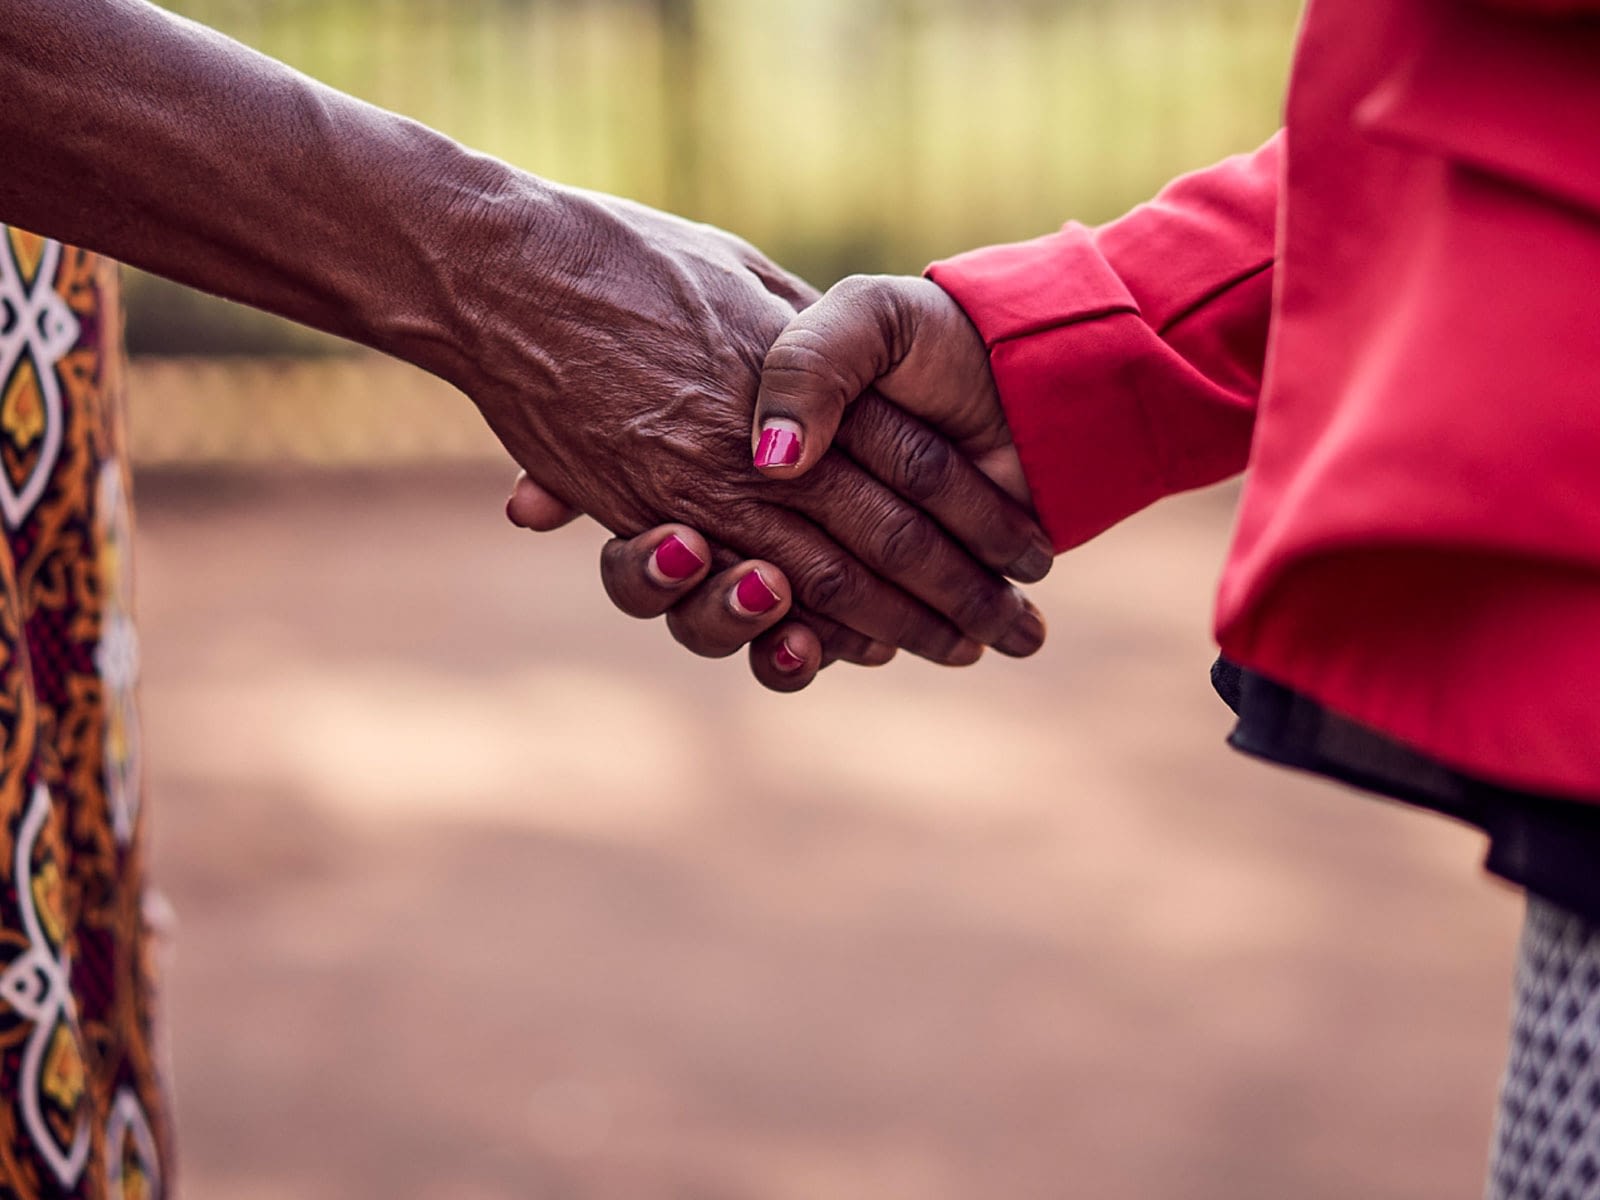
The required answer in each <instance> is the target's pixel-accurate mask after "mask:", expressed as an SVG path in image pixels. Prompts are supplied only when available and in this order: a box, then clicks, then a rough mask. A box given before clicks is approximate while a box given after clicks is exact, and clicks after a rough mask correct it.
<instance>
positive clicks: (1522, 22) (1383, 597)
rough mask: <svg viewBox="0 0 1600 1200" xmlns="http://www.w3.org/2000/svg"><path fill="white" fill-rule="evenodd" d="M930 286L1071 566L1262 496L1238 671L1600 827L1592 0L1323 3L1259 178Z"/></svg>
mask: <svg viewBox="0 0 1600 1200" xmlns="http://www.w3.org/2000/svg"><path fill="white" fill-rule="evenodd" d="M931 274H932V276H933V278H934V279H935V280H937V281H938V282H939V283H940V285H942V286H943V287H944V288H945V289H946V290H948V291H949V292H950V293H951V294H952V295H953V296H954V297H955V298H956V300H957V301H958V302H959V303H960V304H961V305H962V307H963V308H964V309H965V310H966V312H967V313H968V315H969V316H970V317H971V318H972V320H973V322H974V324H975V325H976V326H977V327H978V329H979V330H980V331H981V332H982V334H983V336H984V339H985V341H986V342H987V344H988V346H989V349H990V355H991V363H992V366H993V369H994V374H995V379H996V381H997V383H998V386H999V389H1000V394H1001V398H1002V400H1003V402H1004V404H1005V406H1006V410H1007V414H1008V417H1009V419H1010V422H1011V426H1012V429H1013V432H1014V434H1015V437H1016V440H1017V445H1018V448H1019V450H1020V452H1021V455H1022V460H1023V465H1024V467H1025V469H1026V471H1027V474H1028V478H1029V481H1030V483H1031V485H1032V487H1033V492H1034V498H1035V501H1036V503H1037V505H1038V508H1039V511H1040V513H1041V515H1042V517H1043V519H1044V521H1045V524H1046V527H1047V528H1048V529H1049V530H1050V532H1051V533H1052V535H1053V537H1054V538H1055V541H1056V544H1057V546H1058V548H1060V549H1066V548H1068V547H1071V546H1074V545H1076V544H1078V543H1080V542H1083V541H1084V540H1086V539H1088V538H1090V537H1093V536H1094V535H1095V534H1097V533H1099V532H1100V531H1101V530H1103V529H1105V528H1106V527H1107V526H1109V525H1111V524H1112V523H1114V522H1116V521H1118V520H1120V519H1121V518H1122V517H1124V516H1126V515H1128V514H1130V513H1132V512H1134V511H1135V510H1137V509H1139V508H1142V507H1143V506H1145V505H1147V504H1149V503H1151V502H1152V501H1154V500H1156V499H1158V498H1160V497H1162V496H1164V495H1168V494H1170V493H1172V492H1176V491H1181V490H1183V489H1186V488H1193V487H1198V486H1201V485H1204V484H1209V483H1212V482H1215V481H1217V480H1219V479H1223V478H1225V477H1227V476H1229V475H1232V474H1234V473H1236V472H1238V471H1239V470H1241V469H1243V468H1245V467H1246V466H1247V465H1248V467H1249V471H1248V474H1247V478H1246V483H1245V489H1244V497H1243V502H1242V507H1241V511H1240V514H1239V519H1238V527H1237V530H1236V534H1235V538H1234V542H1233V547H1232V550H1231V552H1230V555H1229V559H1228V563H1227V567H1226V569H1225V571H1224V573H1223V577H1222V583H1221V589H1220V595H1219V599H1218V607H1217V619H1216V620H1217V637H1218V640H1219V641H1220V643H1221V645H1222V649H1223V652H1224V653H1225V654H1226V655H1227V656H1228V657H1230V658H1231V659H1233V660H1234V661H1236V662H1238V663H1240V664H1241V665H1243V666H1246V667H1249V668H1251V669H1253V670H1255V671H1256V672H1258V673H1260V674H1262V675H1265V676H1267V677H1268V678H1270V679H1273V680H1276V681H1277V682H1279V683H1282V684H1285V685H1287V686H1289V687H1292V688H1294V689H1296V690H1297V691H1300V692H1302V693H1304V694H1306V695H1308V696H1310V697H1311V698H1313V699H1315V700H1317V701H1319V702H1321V703H1322V704H1324V705H1325V706H1327V707H1328V708H1330V709H1333V710H1334V711H1336V712H1340V713H1343V714H1344V715H1346V716H1349V717H1351V718H1354V719H1355V720H1357V721H1360V722H1362V723H1364V724H1367V725H1369V726H1371V727H1373V728H1375V729H1377V730H1379V731H1381V732H1383V733H1386V734H1388V735H1390V736H1391V737H1394V738H1396V739H1398V740H1400V741H1403V742H1405V743H1408V744H1410V745H1412V746H1413V747H1415V748H1417V749H1419V750H1421V751H1423V752H1425V753H1428V754H1430V755H1433V756H1434V757H1436V758H1438V759H1440V760H1442V761H1443V762H1445V763H1447V764H1449V765H1452V766H1455V767H1457V768H1458V769H1461V770H1463V771H1466V772H1469V773H1472V774H1475V775H1479V776H1481V777H1484V778H1487V779H1490V780H1493V781H1497V782H1501V783H1504V784H1507V785H1510V786H1514V787H1519V788H1525V789H1531V790H1535V791H1542V792H1553V793H1557V794H1562V795H1571V796H1575V797H1579V798H1583V799H1588V800H1594V801H1600V0H1498V2H1495V3H1490V2H1489V0H1477V2H1474V0H1312V3H1311V7H1310V11H1309V12H1308V14H1307V17H1306V22H1305V27H1304V31H1303V33H1302V35H1301V41H1300V46H1299V50H1298V53H1297V58H1296V65H1295V71H1294V77H1293V82H1292V84H1291V88H1290V95H1289V101H1288V113H1287V121H1286V128H1285V131H1284V133H1283V134H1280V135H1279V137H1278V138H1276V139H1274V140H1273V141H1272V142H1270V143H1268V145H1267V146H1265V147H1264V148H1262V149H1261V150H1260V151H1258V152H1257V153H1256V154H1255V155H1253V156H1250V157H1245V158H1240V159H1234V160H1230V161H1228V162H1226V163H1223V164H1222V165H1220V166H1218V167H1215V168H1213V169H1211V170H1209V171H1205V172H1201V173H1200V174H1197V175H1193V176H1189V177H1187V178H1184V179H1181V180H1179V181H1177V182H1176V183H1174V184H1173V185H1172V186H1171V187H1170V188H1168V189H1167V190H1166V191H1165V192H1164V193H1163V194H1162V195H1161V196H1160V197H1158V198H1157V199H1156V200H1155V201H1153V202H1152V203H1150V204H1148V205H1145V206H1143V207H1141V208H1139V209H1136V210H1135V211H1134V212H1132V213H1130V214H1129V215H1128V216H1126V217H1123V218H1122V219H1120V220H1118V221H1115V222H1113V223H1112V224H1110V225H1107V226H1105V227H1103V228H1100V229H1086V228H1083V227H1081V226H1078V225H1068V226H1067V227H1066V228H1065V229H1063V230H1062V231H1061V232H1059V233H1055V234H1052V235H1050V236H1048V237H1044V238H1040V239H1037V240H1035V241H1032V242H1026V243H1022V244H1019V245H1014V246H996V247H991V248H988V249H984V250H977V251H973V252H972V253H969V254H965V255H962V256H960V257H958V258H955V259H951V260H949V261H947V262H943V263H939V264H936V265H935V266H934V267H933V268H931Z"/></svg>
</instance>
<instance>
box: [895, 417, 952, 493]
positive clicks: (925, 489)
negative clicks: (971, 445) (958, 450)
mask: <svg viewBox="0 0 1600 1200" xmlns="http://www.w3.org/2000/svg"><path fill="white" fill-rule="evenodd" d="M898 443H899V444H898V447H897V449H898V453H897V454H896V456H895V464H896V466H895V475H896V478H895V487H896V490H897V491H899V492H900V494H901V495H903V496H905V497H906V498H907V499H908V500H912V501H914V502H916V503H918V504H923V503H926V502H927V501H929V500H932V499H934V498H935V497H936V496H939V495H940V494H941V493H943V492H944V491H945V490H946V488H948V487H949V484H950V473H951V471H952V470H953V469H954V466H955V461H954V454H955V452H954V450H953V449H952V448H951V446H950V443H949V442H947V441H945V440H944V439H943V438H942V437H940V436H939V435H938V434H936V433H934V432H933V431H932V430H929V429H918V428H908V429H905V430H903V431H901V432H900V434H899V435H898Z"/></svg>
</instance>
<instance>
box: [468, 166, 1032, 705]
mask: <svg viewBox="0 0 1600 1200" xmlns="http://www.w3.org/2000/svg"><path fill="white" fill-rule="evenodd" d="M592 200H593V202H594V203H595V204H596V205H597V206H598V207H599V208H600V209H601V210H602V211H603V212H604V213H606V214H607V215H608V216H610V217H611V218H613V219H614V220H615V221H616V222H617V225H616V229H615V232H616V233H617V234H618V236H616V237H615V238H613V239H609V240H605V241H603V242H602V243H601V253H602V255H610V256H612V262H611V263H610V264H609V267H610V269H609V270H606V269H604V268H605V267H606V266H607V264H606V263H605V262H604V260H602V264H601V265H602V270H601V271H600V272H599V273H598V275H597V273H596V270H595V267H594V266H593V265H592V264H591V265H590V266H588V267H587V268H586V270H585V274H584V278H583V282H584V287H583V288H582V289H581V291H582V294H581V296H580V295H577V292H578V289H575V298H574V301H573V302H572V303H571V304H570V305H568V306H565V309H564V311H567V312H568V313H569V314H570V316H569V319H570V323H571V326H572V329H571V337H570V338H567V339H565V341H566V342H567V344H568V345H569V346H570V347H571V349H572V354H571V355H570V356H563V355H552V356H551V357H550V358H548V359H546V360H545V361H546V362H547V363H549V368H548V369H549V370H551V371H552V372H553V373H557V372H559V373H560V375H561V376H562V380H558V381H553V382H555V385H556V391H557V393H558V394H561V395H563V396H570V397H571V399H572V401H573V402H574V403H576V402H578V401H579V400H580V399H581V398H583V397H584V396H585V395H593V394H595V391H596V387H597V383H598V382H599V381H601V380H604V381H605V382H606V383H607V384H608V385H609V389H608V391H609V394H608V396H607V403H608V404H609V405H610V406H612V407H613V408H614V409H616V410H617V413H618V415H617V419H616V422H615V424H614V426H613V428H612V430H611V436H610V438H609V441H610V446H609V447H608V453H607V455H606V456H605V457H604V458H603V459H602V460H599V461H598V463H597V462H596V460H594V459H593V458H592V456H589V455H584V456H581V457H580V456H579V455H577V454H573V453H570V452H569V453H561V452H559V447H560V446H561V438H560V437H559V436H558V435H559V432H560V431H559V430H558V429H556V428H555V427H554V426H552V427H551V428H550V429H548V430H543V431H539V432H537V433H535V434H534V436H535V437H537V438H538V440H539V441H540V442H543V443H545V446H544V447H542V449H543V451H544V452H543V453H535V454H532V455H529V454H524V453H518V454H517V457H518V458H519V460H520V461H522V462H523V463H524V464H525V466H526V467H527V469H526V470H525V472H524V474H523V475H522V476H521V477H520V478H519V479H518V481H517V484H516V486H515V488H514V490H513V493H512V496H511V499H510V501H509V502H508V504H507V514H508V516H509V517H510V519H511V520H512V521H513V522H514V523H516V524H518V525H520V526H523V527H524V528H528V529H533V530H549V529H554V528H557V527H559V526H560V525H563V524H565V523H566V522H567V521H569V520H571V519H573V517H575V516H576V515H578V513H579V512H587V513H589V514H590V515H591V516H594V517H596V518H597V519H598V520H600V521H601V522H602V523H604V524H606V525H608V526H609V527H610V528H611V529H612V530H613V531H614V532H615V533H617V534H618V535H619V536H618V537H615V538H613V539H612V540H611V541H609V542H608V543H607V544H606V546H605V548H604V551H603V553H602V559H601V574H602V577H603V579H604V582H605V586H606V590H607V593H608V594H609V595H610V597H611V599H612V601H613V602H614V603H615V604H616V606H617V607H618V608H620V609H621V610H622V611H624V612H626V613H629V614H630V615H633V616H636V617H656V616H661V615H663V614H665V616H666V618H667V624H668V627H669V629H670V631H671V632H672V634H673V636H674V637H675V638H676V639H677V640H678V641H679V642H680V643H682V644H683V645H684V646H686V647H687V648H688V649H690V650H691V651H693V652H694V653H697V654H701V655H706V656H712V657H722V656H726V655H729V654H732V653H734V652H736V651H737V650H738V649H739V648H741V647H743V646H745V645H747V644H748V645H749V646H750V665H751V669H752V671H753V673H754V674H755V676H756V677H757V678H758V679H759V680H760V681H761V682H762V683H763V684H764V685H766V686H767V687H769V688H772V689H774V690H778V691H796V690H799V689H800V688H803V687H805V686H806V685H807V684H809V683H810V682H811V680H812V679H813V678H814V677H815V675H816V673H817V672H818V671H819V670H820V669H821V668H823V667H825V666H827V665H829V664H830V663H832V662H835V661H846V662H853V663H858V664H862V665H878V664H881V663H884V662H887V661H888V660H889V659H890V658H891V657H893V655H894V653H895V652H896V650H898V649H904V650H907V651H909V652H912V653H915V654H918V655H920V656H922V657H925V658H928V659H931V660H933V661H936V662H940V663H946V664H951V665H965V664H967V663H971V662H973V661H975V660H976V659H977V658H978V657H979V656H980V655H981V653H982V650H983V647H984V646H991V647H993V648H995V649H996V650H998V651H1000V652H1001V653H1005V654H1010V655H1014V656H1024V655H1028V654H1031V653H1033V652H1034V651H1036V650H1037V649H1038V648H1039V647H1040V645H1042V643H1043V640H1044V633H1045V630H1044V623H1043V621H1042V619H1041V617H1040V615H1039V613H1038V611H1037V610H1036V609H1035V608H1034V607H1033V606H1032V605H1031V604H1030V603H1029V602H1028V601H1027V600H1026V599H1025V598H1024V597H1023V596H1022V594H1021V593H1020V592H1019V591H1018V590H1017V589H1016V588H1015V587H1013V586H1012V585H1011V584H1010V583H1008V582H1007V580H1006V578H1005V576H1010V577H1011V578H1013V579H1017V580H1021V581H1024V582H1032V581H1035V580H1038V579H1040V578H1042V577H1043V576H1044V574H1045V573H1046V572H1047V571H1048V570H1049V567H1050V563H1051V549H1050V543H1049V540H1048V538H1047V537H1046V535H1045V534H1044V532H1043V531H1042V530H1041V529H1040V528H1039V526H1038V524H1037V522H1036V521H1035V520H1034V518H1033V516H1032V513H1031V504H1030V502H1029V496H1028V490H1027V485H1026V482H1025V480H1024V478H1023V474H1022V470H1021V466H1020V462H1019V460H1018V457H1017V454H1016V451H1015V448H1014V447H1013V446H1012V444H1011V440H1010V436H1009V432H1008V431H1007V428H1006V424H1005V419H1004V415H1003V412H1002V410H1001V407H1000V403H999V399H998V397H997V395H996V393H995V388H994V383H993V380H992V377H991V375H990V372H989V366H988V356H987V353H986V350H985V347H984V346H983V343H982V340H981V338H980V337H979V335H978V333H977V331H976V330H975V329H973V327H972V326H971V324H970V323H969V322H968V321H967V319H966V317H965V315H964V314H963V313H962V312H961V310H960V309H959V307H957V306H956V304H955V303H954V302H953V301H952V300H951V299H950V298H949V297H948V296H947V295H945V293H944V292H943V291H942V290H940V289H939V288H938V286H937V285H935V284H933V283H931V282H929V281H926V280H922V279H905V278H893V277H881V278H864V277H858V278H854V279H849V280H846V281H845V282H843V283H841V284H840V285H838V286H837V287H835V288H834V289H833V290H832V291H830V292H829V293H828V295H827V296H826V297H823V298H821V299H820V300H819V299H817V297H816V294H815V292H814V291H812V289H810V288H809V287H808V286H807V285H805V284H804V283H802V282H801V281H799V280H798V279H795V278H794V277H793V276H791V275H789V274H787V273H786V272H784V271H782V270H781V269H780V268H778V267H777V266H775V265H774V264H772V263H771V262H770V261H769V260H767V259H766V258H764V257H763V256H762V255H760V254H759V253H758V252H757V251H756V250H755V249H754V248H752V247H750V246H749V245H748V244H746V243H744V242H742V241H739V240H738V239H736V238H733V237H731V236H729V235H727V234H724V233H722V232H721V231H720V230H715V229H711V228H709V227H706V226H700V225H694V224H691V223H689V222H684V221H679V220H678V219H676V218H673V217H670V216H667V215H666V214H662V213H658V212H655V211H654V210H650V209H645V208H642V207H640V206H635V205H631V204H626V203H625V202H619V201H615V200H613V199H612V198H610V197H599V196H596V197H592ZM641 266H642V267H643V268H644V269H643V270H641ZM597 277H598V278H601V279H608V280H609V281H610V287H609V291H608V294H607V295H606V296H604V298H603V300H602V302H601V304H600V305H599V306H598V307H597V304H596V297H595V295H594V288H593V283H594V281H595V279H596V278H597ZM813 302H814V303H813ZM557 307H558V310H562V308H563V306H559V305H558V306H557ZM546 336H547V337H548V332H547V334H546ZM752 397H754V399H755V403H754V414H753V421H752V407H751V400H752ZM480 406H483V407H484V408H485V412H486V415H488V416H489V417H490V421H491V424H493V425H496V431H497V432H499V433H500V434H501V437H502V440H504V441H506V443H507V445H508V446H513V447H514V450H515V442H514V437H515V434H516V431H515V430H514V429H513V430H512V431H511V432H512V435H513V436H508V431H507V430H506V429H505V428H502V427H501V425H499V424H498V423H497V422H496V421H495V417H494V413H493V410H492V409H491V408H489V407H488V406H484V405H483V403H482V400H481V399H480ZM508 411H510V412H514V413H517V414H518V417H519V420H520V419H525V418H523V417H522V416H521V414H524V413H526V412H527V409H526V408H510V409H508ZM523 436H524V440H528V439H527V437H526V434H524V435H523ZM552 451H555V452H552ZM663 521H665V523H662V522H663ZM647 527H648V528H647Z"/></svg>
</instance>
